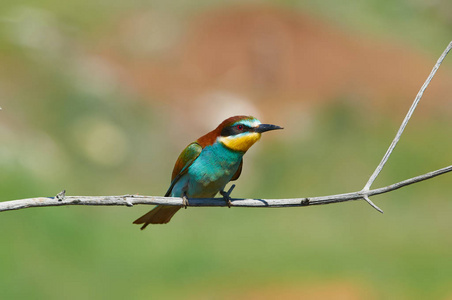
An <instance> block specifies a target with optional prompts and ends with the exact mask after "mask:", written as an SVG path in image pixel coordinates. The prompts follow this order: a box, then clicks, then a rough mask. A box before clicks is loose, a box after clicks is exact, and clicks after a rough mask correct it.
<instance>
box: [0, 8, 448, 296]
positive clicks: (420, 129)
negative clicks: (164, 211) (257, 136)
mask: <svg viewBox="0 0 452 300" xmlns="http://www.w3.org/2000/svg"><path fill="white" fill-rule="evenodd" d="M451 25H452V5H451V3H450V1H447V0H438V1H434V2H431V1H425V0H417V1H405V0H397V1H381V0H365V1H349V2H337V1H312V0H308V1H304V2H303V3H299V2H296V1H264V2H257V1H245V2H244V1H196V4H195V3H194V2H193V1H171V2H169V1H152V2H146V1H122V2H111V1H110V2H108V1H94V2H93V1H85V0H81V1H80V0H79V1H71V0H68V1H64V2H61V1H55V0H44V1H43V0H41V1H31V0H30V1H19V2H18V1H12V0H4V1H2V2H1V3H0V106H1V107H2V111H1V112H0V122H1V125H0V140H1V142H0V170H1V172H0V191H1V194H0V201H7V200H13V199H21V198H28V197H36V196H53V195H56V194H57V193H58V192H60V191H61V190H63V189H66V190H67V193H68V194H69V195H116V194H131V193H139V194H144V195H163V194H164V192H165V191H166V189H167V187H168V184H169V180H170V174H171V171H172V167H173V164H174V161H175V160H176V158H177V156H178V155H179V153H180V151H181V150H182V149H183V148H184V147H185V146H186V145H187V144H188V143H190V142H191V141H193V140H195V139H196V138H198V137H199V136H201V135H203V134H204V133H206V132H208V131H209V130H211V129H213V128H214V127H215V126H216V125H217V124H218V123H219V122H221V121H222V120H223V119H224V118H226V117H228V116H231V115H235V114H251V115H254V116H256V117H258V118H259V119H260V120H261V121H263V122H266V123H273V124H278V125H281V126H284V127H285V130H284V131H280V132H275V133H271V134H268V135H266V136H265V137H264V138H263V139H262V140H261V141H260V142H259V143H258V145H256V146H254V147H253V148H252V149H251V150H250V151H249V153H247V155H246V157H245V163H244V171H243V173H242V176H241V178H240V179H239V181H238V182H237V188H236V189H235V191H234V194H233V196H235V197H252V198H259V197H261V198H287V197H306V196H320V195H328V194H337V193H344V192H351V191H356V190H359V189H361V188H362V186H363V185H364V184H365V182H366V181H367V179H368V177H369V176H370V174H371V173H372V172H373V170H374V168H375V167H376V165H377V164H378V162H379V161H380V159H381V157H382V155H383V154H384V152H385V151H386V149H387V147H388V146H389V143H390V142H391V140H392V138H393V136H394V134H395V132H396V130H397V129H398V126H399V125H400V123H401V121H402V119H403V117H404V115H405V113H406V111H407V110H408V108H409V106H410V104H411V102H412V100H413V99H414V97H415V95H416V93H417V91H418V89H419V88H420V86H421V85H422V83H423V81H424V80H425V78H426V77H427V75H428V74H429V72H430V70H431V68H432V67H433V65H434V63H435V62H436V59H437V58H438V57H439V55H440V53H441V52H442V51H443V50H444V48H445V47H446V45H447V44H448V43H449V42H450V40H451V36H452V26H451ZM451 80H452V58H451V57H448V58H447V59H446V61H445V63H444V64H443V66H442V67H441V69H440V71H439V72H438V74H437V75H436V78H435V79H434V80H433V82H432V84H431V86H430V87H429V89H428V90H427V92H426V94H425V95H424V98H423V99H422V101H421V104H420V106H419V108H418V111H416V113H415V114H414V117H413V119H412V121H411V123H410V124H409V125H408V127H407V130H406V133H405V134H404V136H403V137H402V139H401V142H400V144H399V146H398V147H397V148H396V150H395V152H394V153H393V155H392V156H391V158H390V159H389V162H388V164H387V166H386V167H385V169H384V170H383V172H382V173H381V175H380V177H379V178H378V180H377V182H376V183H375V184H374V187H380V186H384V185H388V184H391V183H394V182H397V181H400V180H403V179H406V178H410V177H413V176H416V175H420V174H423V173H426V172H429V171H432V170H435V169H439V168H442V167H445V166H447V165H449V164H450V162H451V155H450V153H451V151H452V140H451V133H452V132H451V128H452V127H451V126H452V118H451V114H452V106H451V102H450V98H451V95H452V84H450V83H451ZM451 179H452V177H451V175H449V174H447V175H444V176H441V177H439V178H436V179H433V180H429V181H426V182H423V183H419V184H416V185H413V186H410V187H407V188H404V189H402V190H399V191H395V192H392V193H389V194H384V195H381V196H378V197H374V198H373V200H374V202H375V203H376V204H377V205H379V206H380V207H381V208H382V209H383V210H384V211H385V213H384V214H383V215H381V214H379V213H377V212H376V211H375V210H373V209H372V208H371V207H370V206H369V205H368V204H366V203H365V202H362V201H359V202H349V203H342V204H335V205H327V206H321V207H312V208H287V209H237V208H232V209H224V208H223V209H220V208H192V209H190V208H189V209H187V210H183V211H181V212H180V213H178V214H177V215H176V217H175V218H174V219H173V220H172V222H171V223H170V224H168V225H166V226H153V227H148V229H146V230H145V231H140V230H139V227H137V226H135V225H132V221H133V220H134V219H136V218H137V217H139V216H140V215H142V214H143V213H144V212H146V211H148V210H149V207H145V206H135V207H133V208H125V207H57V208H50V207H49V208H40V209H26V210H19V211H10V212H4V213H2V214H1V218H0V226H1V228H2V230H1V235H0V237H1V241H2V245H1V246H0V297H1V298H2V299H20V298H31V299H61V298H63V297H64V298H65V299H125V298H127V299H231V298H234V299H275V298H278V299H300V298H305V299H451V297H452V286H451V281H452V259H451V249H452V235H451V234H450V229H451V228H452V218H451V213H452V202H451V201H450V200H451V196H450V193H451Z"/></svg>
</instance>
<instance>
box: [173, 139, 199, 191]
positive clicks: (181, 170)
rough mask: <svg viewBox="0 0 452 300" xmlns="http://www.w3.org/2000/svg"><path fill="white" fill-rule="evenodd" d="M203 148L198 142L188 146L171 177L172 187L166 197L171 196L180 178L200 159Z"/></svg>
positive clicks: (180, 156)
mask: <svg viewBox="0 0 452 300" xmlns="http://www.w3.org/2000/svg"><path fill="white" fill-rule="evenodd" d="M201 151H202V147H201V145H200V144H198V143H197V142H194V143H191V144H190V145H188V146H187V147H186V148H185V149H184V151H182V153H181V154H180V155H179V158H178V159H177V161H176V164H175V165H174V169H173V175H172V177H171V185H170V187H169V188H168V191H167V192H166V194H165V197H168V196H169V195H170V194H171V190H172V189H173V187H174V185H175V184H176V182H177V181H178V180H179V178H181V177H182V175H184V174H185V173H187V171H188V167H190V166H191V164H192V163H193V162H194V161H195V160H196V159H197V158H198V156H199V154H201Z"/></svg>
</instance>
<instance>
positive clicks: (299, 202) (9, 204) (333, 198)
mask: <svg viewBox="0 0 452 300" xmlns="http://www.w3.org/2000/svg"><path fill="white" fill-rule="evenodd" d="M451 171H452V165H450V166H448V167H445V168H442V169H439V170H436V171H433V172H430V173H426V174H423V175H420V176H417V177H413V178H410V179H407V180H404V181H400V182H398V183H395V184H391V185H388V186H386V187H382V188H378V189H374V190H370V191H368V192H367V193H366V194H363V192H362V191H359V192H354V193H347V194H338V195H330V196H322V197H308V198H290V199H231V201H232V204H231V206H235V207H296V206H310V205H322V204H331V203H339V202H345V201H351V200H358V199H363V197H365V196H366V195H367V196H375V195H379V194H384V193H388V192H391V191H394V190H397V189H399V188H401V187H404V186H407V185H410V184H413V183H416V182H420V181H424V180H427V179H430V178H433V177H436V176H439V175H442V174H445V173H448V172H451ZM189 201H190V207H192V206H227V205H228V204H227V203H226V202H225V201H224V199H223V198H198V199H189ZM137 204H151V205H174V206H183V205H184V204H183V199H182V198H178V197H159V196H142V195H122V196H64V198H62V197H60V196H55V197H51V198H46V197H40V198H29V199H21V200H13V201H5V202H0V212H3V211H8V210H17V209H23V208H29V207H43V206H64V205H95V206H133V205H137Z"/></svg>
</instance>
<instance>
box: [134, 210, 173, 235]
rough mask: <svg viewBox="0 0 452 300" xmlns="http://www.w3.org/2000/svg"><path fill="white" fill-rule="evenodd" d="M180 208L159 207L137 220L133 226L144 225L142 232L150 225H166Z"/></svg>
mask: <svg viewBox="0 0 452 300" xmlns="http://www.w3.org/2000/svg"><path fill="white" fill-rule="evenodd" d="M180 208H181V206H168V205H157V206H156V207H155V208H154V209H153V210H151V211H149V212H148V213H147V214H145V215H143V216H141V217H139V218H138V219H136V220H135V221H134V222H133V224H143V226H141V230H143V229H145V228H146V226H148V225H149V224H166V223H168V222H169V221H170V220H171V218H172V217H173V216H174V214H175V213H177V211H178V210H179V209H180Z"/></svg>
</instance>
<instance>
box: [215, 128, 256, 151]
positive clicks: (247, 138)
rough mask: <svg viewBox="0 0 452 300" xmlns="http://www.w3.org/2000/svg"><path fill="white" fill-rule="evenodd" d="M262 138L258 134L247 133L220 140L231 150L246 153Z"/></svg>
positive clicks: (223, 137) (222, 137)
mask: <svg viewBox="0 0 452 300" xmlns="http://www.w3.org/2000/svg"><path fill="white" fill-rule="evenodd" d="M260 138H261V134H260V133H258V132H247V133H245V134H243V135H238V136H221V137H219V138H218V140H219V142H220V143H222V144H223V145H225V146H226V147H227V148H229V149H231V150H234V151H240V152H246V151H247V150H248V149H249V148H250V147H251V146H253V145H254V143H255V142H257V141H258V140H259V139H260Z"/></svg>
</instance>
